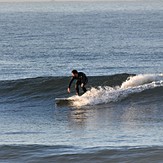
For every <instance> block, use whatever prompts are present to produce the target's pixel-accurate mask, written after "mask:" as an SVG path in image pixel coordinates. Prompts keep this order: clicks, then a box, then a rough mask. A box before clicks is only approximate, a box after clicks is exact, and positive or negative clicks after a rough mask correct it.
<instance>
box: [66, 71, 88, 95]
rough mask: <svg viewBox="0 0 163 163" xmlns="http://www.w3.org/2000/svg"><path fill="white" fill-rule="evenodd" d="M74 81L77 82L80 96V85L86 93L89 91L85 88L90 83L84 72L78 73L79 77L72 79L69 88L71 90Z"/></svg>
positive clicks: (77, 91)
mask: <svg viewBox="0 0 163 163" xmlns="http://www.w3.org/2000/svg"><path fill="white" fill-rule="evenodd" d="M74 80H77V81H76V84H75V89H76V93H77V94H78V95H79V85H80V86H81V88H82V89H83V91H84V93H85V92H86V91H87V89H86V88H85V85H86V84H87V82H88V78H87V76H86V75H85V74H84V73H83V72H78V77H72V78H71V80H70V83H69V86H68V87H69V88H70V87H71V84H72V82H73V81H74Z"/></svg>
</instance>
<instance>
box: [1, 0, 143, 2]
mask: <svg viewBox="0 0 163 163" xmlns="http://www.w3.org/2000/svg"><path fill="white" fill-rule="evenodd" d="M51 1H146V0H0V2H51Z"/></svg>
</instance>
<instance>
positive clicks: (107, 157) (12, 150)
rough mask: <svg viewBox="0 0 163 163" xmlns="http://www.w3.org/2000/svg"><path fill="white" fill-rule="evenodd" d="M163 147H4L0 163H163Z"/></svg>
mask: <svg viewBox="0 0 163 163" xmlns="http://www.w3.org/2000/svg"><path fill="white" fill-rule="evenodd" d="M162 152H163V147H162V146H151V147H150V146H149V147H118V148H116V147H92V148H84V149H83V148H80V147H74V146H62V145H56V146H48V145H1V146H0V161H1V162H20V160H21V162H90V163H94V162H135V160H137V162H153V163H156V162H162V161H163V155H162Z"/></svg>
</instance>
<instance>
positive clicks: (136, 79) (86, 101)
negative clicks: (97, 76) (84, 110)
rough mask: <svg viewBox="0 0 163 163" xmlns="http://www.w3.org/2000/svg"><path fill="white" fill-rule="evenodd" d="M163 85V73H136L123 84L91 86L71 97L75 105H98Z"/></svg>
mask: <svg viewBox="0 0 163 163" xmlns="http://www.w3.org/2000/svg"><path fill="white" fill-rule="evenodd" d="M162 86H163V75H152V74H150V75H147V74H145V75H136V76H131V77H128V78H127V80H126V81H124V82H123V83H122V85H121V86H116V87H110V86H103V87H102V86H99V87H97V88H94V87H93V88H91V89H90V90H89V91H87V92H86V93H85V94H84V95H82V96H72V97H70V98H69V99H70V100H71V101H74V102H73V105H74V106H78V107H81V106H85V105H97V104H104V103H110V102H116V101H120V100H122V99H124V98H126V97H128V96H130V95H132V94H137V93H141V92H143V91H145V90H151V89H155V88H157V87H162Z"/></svg>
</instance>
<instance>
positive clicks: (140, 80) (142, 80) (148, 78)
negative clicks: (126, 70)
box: [121, 74, 163, 88]
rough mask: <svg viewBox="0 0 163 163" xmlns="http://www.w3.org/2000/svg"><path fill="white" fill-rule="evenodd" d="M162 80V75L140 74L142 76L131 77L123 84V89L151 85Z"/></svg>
mask: <svg viewBox="0 0 163 163" xmlns="http://www.w3.org/2000/svg"><path fill="white" fill-rule="evenodd" d="M161 79H163V76H162V75H153V74H145V75H143V74H140V75H136V76H132V77H129V78H128V79H127V81H125V82H124V83H122V86H121V88H129V87H135V86H139V85H142V84H147V83H151V82H153V81H159V80H161Z"/></svg>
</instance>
